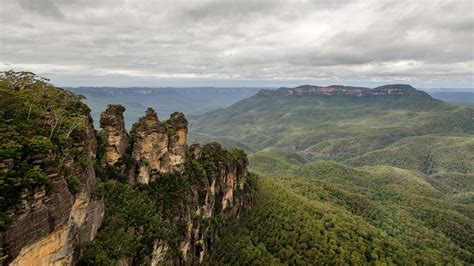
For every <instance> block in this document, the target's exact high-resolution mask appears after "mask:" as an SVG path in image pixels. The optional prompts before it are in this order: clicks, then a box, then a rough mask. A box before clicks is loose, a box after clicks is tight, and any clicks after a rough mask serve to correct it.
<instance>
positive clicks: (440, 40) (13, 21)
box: [0, 0, 474, 88]
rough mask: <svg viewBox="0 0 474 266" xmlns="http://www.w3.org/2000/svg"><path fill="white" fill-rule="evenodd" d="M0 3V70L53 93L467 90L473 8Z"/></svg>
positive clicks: (465, 1) (371, 1) (112, 0)
mask: <svg viewBox="0 0 474 266" xmlns="http://www.w3.org/2000/svg"><path fill="white" fill-rule="evenodd" d="M0 3H1V6H0V12H1V14H0V25H1V26H0V27H1V35H0V69H1V70H6V69H15V70H28V71H33V72H36V73H39V74H41V75H43V76H46V77H49V78H51V79H52V82H53V83H55V84H57V85H62V86H81V85H109V86H133V85H137V86H203V85H211V86H212V85H214V86H291V85H298V84H303V83H311V84H320V85H330V84H348V85H349V84H351V85H364V86H376V85H379V84H384V83H410V84H413V85H415V86H418V87H425V88H426V87H474V15H473V14H474V4H473V3H474V1H472V0H452V1H438V0H421V1H420V0H418V1H415V0H405V1H401V0H399V1H385V0H361V1H337V0H333V1H295V0H287V1H283V0H282V1H262V0H260V1H248V0H239V1H225V0H220V1H218V0H215V1H190V0H187V1H184V0H183V1H181V0H170V1H165V0H162V1H144V0H140V1H139V0H127V1H121V0H74V1H71V0H0Z"/></svg>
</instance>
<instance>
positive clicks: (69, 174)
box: [0, 111, 104, 265]
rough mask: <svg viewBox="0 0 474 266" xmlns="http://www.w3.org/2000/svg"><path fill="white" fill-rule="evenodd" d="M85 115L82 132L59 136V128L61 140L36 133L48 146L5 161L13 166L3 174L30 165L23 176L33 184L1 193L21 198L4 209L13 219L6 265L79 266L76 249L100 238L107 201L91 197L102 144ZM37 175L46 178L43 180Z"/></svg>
mask: <svg viewBox="0 0 474 266" xmlns="http://www.w3.org/2000/svg"><path fill="white" fill-rule="evenodd" d="M83 115H84V119H85V120H84V122H83V124H82V122H81V126H82V127H81V128H80V130H76V131H72V132H66V134H67V133H70V134H69V135H59V134H62V133H61V131H60V130H58V131H56V132H58V135H59V136H58V140H55V138H56V135H52V138H51V140H48V139H47V138H46V137H40V136H36V137H34V139H35V140H37V142H35V143H34V145H36V146H38V145H45V146H44V149H43V148H41V149H40V148H37V149H36V150H32V149H28V153H27V154H25V155H24V157H23V156H22V157H15V158H12V159H7V160H6V161H8V162H10V164H9V167H8V169H5V170H4V171H3V172H2V174H4V175H5V176H7V177H8V176H12V177H13V176H15V173H21V171H23V169H22V168H24V167H25V165H28V167H31V168H30V170H28V171H27V173H26V174H25V176H22V177H20V178H23V179H24V180H25V179H32V180H33V182H34V183H32V184H31V185H26V186H22V185H21V183H20V184H17V186H19V187H22V188H21V190H20V191H19V192H18V193H19V194H16V195H17V196H15V194H11V193H12V192H10V193H9V194H6V195H2V196H8V197H18V200H17V201H15V202H16V204H15V205H10V206H9V208H8V209H7V210H6V212H5V213H4V215H6V216H7V217H8V218H7V219H8V220H7V221H9V223H8V225H7V227H6V230H5V231H3V232H1V233H0V240H1V242H0V244H1V246H0V247H1V249H2V250H1V251H2V253H3V254H4V255H5V256H6V258H5V261H4V262H3V264H5V265H53V264H54V265H70V264H74V263H75V262H77V261H78V259H79V253H78V252H77V251H78V249H77V247H78V246H79V245H80V244H85V243H88V242H90V241H92V240H93V239H94V238H95V236H96V234H97V231H98V229H99V227H100V225H101V223H102V219H103V216H104V204H103V201H102V200H100V199H95V198H94V197H92V191H93V189H94V187H95V184H96V176H95V171H94V167H93V162H94V160H95V154H96V147H97V143H96V138H95V130H94V128H93V126H92V120H91V118H90V117H89V116H88V111H87V112H86V113H83ZM81 119H82V118H81ZM79 121H81V120H79ZM62 122H63V123H65V124H66V123H67V122H68V121H66V120H64V121H62ZM30 123H33V122H30ZM53 134H54V132H53ZM40 140H41V141H40ZM29 142H31V141H29ZM53 144H54V145H56V146H53ZM31 145H33V143H32V142H31ZM35 179H36V180H38V179H41V180H44V181H43V183H38V182H37V181H36V182H35V181H34V180H35ZM4 185H6V184H5V183H4ZM10 191H11V190H10ZM3 192H4V191H3Z"/></svg>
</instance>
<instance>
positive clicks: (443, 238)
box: [210, 161, 474, 265]
mask: <svg viewBox="0 0 474 266" xmlns="http://www.w3.org/2000/svg"><path fill="white" fill-rule="evenodd" d="M254 163H255V162H254ZM290 165H293V164H290ZM260 166H261V167H263V168H264V169H272V168H277V169H280V170H279V173H275V172H274V173H273V175H272V176H273V177H272V178H269V177H260V178H259V179H258V186H257V195H256V199H255V202H256V204H255V206H254V207H253V208H252V209H250V211H249V212H247V213H245V214H244V215H243V216H242V217H241V219H239V220H238V221H235V222H234V224H232V225H231V226H230V227H228V228H226V229H225V230H224V234H223V237H222V239H220V240H219V241H218V242H217V243H216V245H215V249H214V250H213V252H212V254H211V258H210V259H211V261H213V262H214V263H215V262H219V263H221V264H224V263H228V264H241V265H250V264H263V265H266V264H271V265H275V264H286V263H288V264H290V265H291V264H305V263H306V264H312V263H314V262H318V263H322V264H331V265H333V264H349V263H351V264H356V265H366V264H380V263H382V264H399V265H410V264H469V263H472V262H473V261H474V256H473V253H474V235H473V232H474V231H473V230H474V216H473V213H474V205H473V204H460V203H457V202H456V197H451V196H450V195H447V194H444V193H443V192H441V191H440V190H438V189H437V187H435V186H434V185H433V184H432V182H433V181H432V180H431V179H430V178H428V177H426V176H424V175H421V174H419V173H417V172H415V171H408V170H402V169H398V168H393V167H388V166H376V167H364V168H361V169H354V168H351V167H348V166H345V165H343V164H339V163H336V162H331V161H318V162H315V163H310V164H300V165H299V166H297V165H293V166H292V167H288V165H280V164H279V163H278V162H276V163H275V161H273V162H268V164H265V163H262V162H260ZM282 169H286V170H285V171H281V170H282ZM472 182H473V179H472V178H471V180H470V183H471V184H472ZM445 185H446V186H447V187H450V185H449V184H445Z"/></svg>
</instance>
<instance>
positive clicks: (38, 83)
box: [0, 71, 92, 230]
mask: <svg viewBox="0 0 474 266" xmlns="http://www.w3.org/2000/svg"><path fill="white" fill-rule="evenodd" d="M82 99H83V98H82V97H81V96H79V95H76V94H74V93H72V92H69V91H66V90H63V89H61V88H57V87H54V86H53V85H51V84H49V83H48V80H47V79H45V78H41V77H39V76H37V75H35V74H33V73H30V72H14V71H6V72H2V73H0V195H1V196H0V213H1V215H0V230H4V229H5V228H6V226H7V224H8V219H9V217H10V216H11V213H12V212H15V211H16V210H15V206H17V203H18V202H19V200H20V197H21V193H22V192H23V191H25V189H28V190H29V191H36V190H39V189H48V188H49V187H50V186H51V185H52V183H51V178H50V177H49V175H51V174H54V173H57V172H59V174H60V176H62V177H64V178H65V180H66V182H67V184H68V187H69V189H70V192H71V193H73V194H75V193H77V192H79V191H80V189H81V187H80V184H81V183H80V181H79V180H78V179H77V177H76V176H74V173H73V171H71V169H70V165H69V164H68V163H70V162H71V160H74V161H76V162H78V163H79V164H81V165H82V166H84V167H85V166H87V165H88V164H89V163H92V162H89V161H88V159H87V158H86V157H85V156H84V155H83V147H80V146H78V145H74V143H81V145H88V144H87V140H86V139H84V136H85V132H86V130H87V129H86V124H87V122H88V119H90V118H89V116H88V114H89V111H90V110H89V108H88V107H87V106H86V105H85V104H83V103H82V102H81V100H82ZM7 212H8V214H7Z"/></svg>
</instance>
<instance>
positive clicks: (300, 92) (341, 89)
mask: <svg viewBox="0 0 474 266" xmlns="http://www.w3.org/2000/svg"><path fill="white" fill-rule="evenodd" d="M259 95H262V96H304V95H313V96H334V95H343V96H352V97H367V96H408V95H410V96H428V97H430V96H429V95H428V94H426V93H425V92H422V91H419V90H416V89H415V88H413V87H412V86H410V85H405V84H391V85H384V86H380V87H376V88H374V89H369V88H364V87H350V86H341V85H331V86H327V87H320V86H313V85H303V86H299V87H295V88H280V89H278V90H269V89H262V90H260V91H259Z"/></svg>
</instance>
